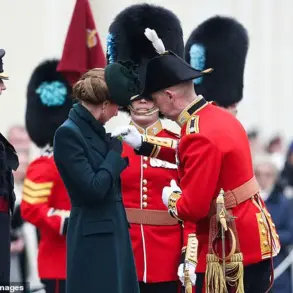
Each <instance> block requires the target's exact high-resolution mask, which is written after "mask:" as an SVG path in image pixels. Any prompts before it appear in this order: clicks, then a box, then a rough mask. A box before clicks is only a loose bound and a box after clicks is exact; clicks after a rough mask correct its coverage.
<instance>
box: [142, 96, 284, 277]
mask: <svg viewBox="0 0 293 293" xmlns="http://www.w3.org/2000/svg"><path fill="white" fill-rule="evenodd" d="M178 123H179V124H180V126H181V127H182V128H181V139H180V141H179V144H178V149H177V150H175V149H174V148H173V149H171V148H166V147H164V146H163V144H162V142H160V144H161V149H160V152H156V156H157V157H158V158H162V157H163V158H164V159H168V160H169V161H174V155H175V153H176V155H175V156H176V157H177V161H178V163H179V167H178V170H179V178H180V187H181V189H182V195H181V197H180V198H179V199H178V200H177V202H176V209H177V216H178V217H179V218H180V219H183V220H189V221H192V222H194V223H196V232H197V238H198V241H199V247H198V255H199V262H198V265H197V272H205V268H206V255H207V253H208V241H209V218H208V213H209V210H210V206H211V203H212V200H213V199H215V198H216V197H217V195H218V194H219V191H220V189H221V188H222V189H223V190H224V191H228V190H233V189H235V188H237V187H239V186H241V185H243V184H244V183H245V182H247V181H249V180H250V179H251V178H252V177H253V176H254V174H253V167H252V159H251V153H250V148H249V143H248V138H247V135H246V132H245V130H244V128H243V126H242V125H241V123H240V122H239V121H238V120H237V119H236V118H235V117H234V116H233V115H231V114H230V113H229V112H228V111H227V110H225V109H222V108H220V107H217V106H215V105H213V104H211V103H207V102H205V100H204V99H203V98H199V99H197V100H196V101H195V102H194V103H192V104H191V105H190V106H189V107H188V108H187V109H185V110H184V111H183V112H182V113H181V115H180V116H179V118H178ZM146 141H148V142H151V141H150V138H146ZM153 144H154V145H156V143H155V142H153ZM173 145H175V144H173ZM261 205H262V206H263V207H264V203H263V201H261ZM264 209H265V211H266V208H264ZM232 212H233V215H234V216H235V217H236V220H235V223H236V228H237V231H238V237H239V243H240V250H241V252H242V253H243V258H244V260H243V262H244V265H245V266H246V265H249V264H253V263H257V262H260V261H261V260H263V259H266V258H269V257H270V255H271V246H270V245H268V244H269V236H268V234H269V229H268V227H267V226H266V225H265V224H264V221H263V219H262V215H261V211H260V207H259V205H258V204H257V203H256V201H255V200H247V201H245V202H243V203H241V204H239V205H238V206H236V207H235V208H233V209H232ZM266 213H267V214H268V212H267V211H266ZM268 217H269V225H270V230H271V231H272V234H273V238H274V241H273V242H274V244H275V246H274V247H273V251H272V254H273V255H276V254H277V253H278V252H279V249H280V243H279V240H278V238H279V237H278V235H277V233H276V230H275V226H274V224H273V223H272V220H271V219H270V215H268ZM227 245H228V244H227Z"/></svg>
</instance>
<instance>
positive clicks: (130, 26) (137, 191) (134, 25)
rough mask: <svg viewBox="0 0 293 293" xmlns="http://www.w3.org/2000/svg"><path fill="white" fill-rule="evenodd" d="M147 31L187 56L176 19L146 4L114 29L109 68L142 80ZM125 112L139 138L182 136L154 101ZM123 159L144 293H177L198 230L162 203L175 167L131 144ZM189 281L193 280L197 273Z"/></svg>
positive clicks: (125, 14) (150, 53)
mask: <svg viewBox="0 0 293 293" xmlns="http://www.w3.org/2000/svg"><path fill="white" fill-rule="evenodd" d="M146 26H152V27H153V28H155V29H156V30H157V31H158V32H159V33H160V34H161V35H163V36H164V37H163V39H164V42H165V43H166V44H167V45H168V46H169V47H170V48H172V50H173V51H174V52H176V53H177V54H178V55H180V56H183V51H184V45H183V34H182V29H181V26H180V22H179V20H178V19H177V17H176V16H175V15H174V14H173V13H172V12H171V11H169V10H166V9H164V8H161V7H158V6H153V5H148V4H143V5H133V6H130V7H128V8H126V9H125V10H123V11H122V12H120V13H119V15H118V16H116V18H115V20H114V22H113V23H112V24H111V26H110V28H109V37H108V43H107V59H108V63H112V62H116V61H118V60H131V61H133V62H134V63H135V64H136V65H137V70H138V73H139V75H140V76H141V77H142V76H143V75H144V74H145V64H146V61H147V60H149V59H150V58H152V57H154V56H155V55H156V53H155V52H154V50H153V48H152V46H151V45H150V43H149V41H148V40H147V39H146V38H145V37H144V35H143V33H144V29H145V27H146ZM138 93H139V92H138ZM123 110H124V111H126V112H127V113H129V114H130V116H131V122H130V125H132V126H133V127H135V128H136V129H137V130H138V131H139V132H140V133H141V134H146V135H151V136H155V137H163V138H169V139H178V135H176V134H175V133H173V132H171V131H169V130H167V129H164V128H163V125H162V121H161V119H162V118H163V116H162V115H160V114H159V110H158V108H157V107H155V106H154V103H153V102H152V101H150V100H147V99H145V98H144V97H137V99H135V100H133V102H132V103H131V105H130V106H129V107H128V108H127V109H123ZM123 156H126V157H128V158H129V167H128V168H127V169H126V170H125V171H124V172H123V173H122V174H121V180H122V195H123V201H124V204H125V207H126V213H127V218H128V221H129V223H130V225H131V229H130V235H131V240H132V247H133V252H134V256H135V261H136V268H137V275H138V279H139V282H140V292H141V293H156V292H158V293H159V292H160V293H161V292H168V293H177V292H178V288H179V286H178V285H179V283H180V282H179V280H178V275H179V277H180V279H181V280H182V282H184V280H183V279H184V275H183V265H180V263H181V261H183V259H184V256H185V246H186V244H187V239H188V235H189V234H192V233H195V225H194V224H191V223H188V222H185V223H184V228H183V225H182V223H179V222H178V220H177V219H175V218H172V217H170V215H169V214H168V209H167V208H166V207H165V205H164V204H163V203H162V200H161V193H162V189H163V187H164V186H166V185H168V184H169V183H170V181H171V180H175V181H176V182H178V170H177V165H176V164H174V163H173V164H172V163H168V162H166V161H162V160H159V159H156V158H148V157H146V156H137V155H136V154H135V153H134V151H133V149H132V148H131V147H129V146H128V145H127V144H124V146H123ZM181 251H183V254H182V256H181ZM177 274H178V275H177ZM190 277H191V278H195V274H194V270H193V272H192V274H191V275H190Z"/></svg>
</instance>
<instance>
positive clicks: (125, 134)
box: [111, 125, 142, 149]
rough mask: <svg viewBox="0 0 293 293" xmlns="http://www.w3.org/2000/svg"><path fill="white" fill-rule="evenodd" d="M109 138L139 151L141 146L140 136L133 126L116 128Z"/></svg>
mask: <svg viewBox="0 0 293 293" xmlns="http://www.w3.org/2000/svg"><path fill="white" fill-rule="evenodd" d="M111 136H112V137H117V138H118V139H120V140H123V141H125V142H126V143H127V144H128V145H130V146H131V147H132V148H134V149H139V148H140V146H141V144H142V135H141V134H140V133H139V131H138V130H137V129H136V127H135V126H133V125H123V126H118V127H116V128H115V129H114V131H113V132H112V134H111Z"/></svg>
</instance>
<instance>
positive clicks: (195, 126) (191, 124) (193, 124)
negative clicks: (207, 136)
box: [186, 115, 199, 134]
mask: <svg viewBox="0 0 293 293" xmlns="http://www.w3.org/2000/svg"><path fill="white" fill-rule="evenodd" d="M193 133H199V116H198V115H195V116H192V117H190V119H189V120H188V121H187V125H186V134H193Z"/></svg>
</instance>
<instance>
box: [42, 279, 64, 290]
mask: <svg viewBox="0 0 293 293" xmlns="http://www.w3.org/2000/svg"><path fill="white" fill-rule="evenodd" d="M41 281H42V283H43V284H44V285H45V291H46V293H65V285H66V281H65V280H58V279H41Z"/></svg>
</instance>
